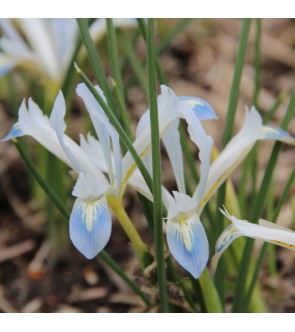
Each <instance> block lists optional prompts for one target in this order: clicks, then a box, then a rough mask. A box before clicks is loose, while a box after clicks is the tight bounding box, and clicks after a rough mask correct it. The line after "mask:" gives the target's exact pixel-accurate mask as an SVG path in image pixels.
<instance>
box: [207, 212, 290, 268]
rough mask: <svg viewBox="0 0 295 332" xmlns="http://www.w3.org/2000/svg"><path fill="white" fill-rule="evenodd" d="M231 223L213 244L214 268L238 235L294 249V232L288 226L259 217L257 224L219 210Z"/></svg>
mask: <svg viewBox="0 0 295 332" xmlns="http://www.w3.org/2000/svg"><path fill="white" fill-rule="evenodd" d="M220 211H221V212H222V213H223V214H224V215H225V216H226V217H227V218H228V219H229V220H230V221H231V222H232V223H233V224H232V225H230V226H228V227H227V228H226V229H225V230H224V231H223V232H222V234H221V235H220V237H219V238H218V240H217V242H216V246H215V255H214V257H213V259H212V265H213V267H214V268H215V267H216V266H217V263H218V260H219V258H220V256H221V255H222V254H223V252H224V251H225V250H226V249H227V248H228V246H229V245H230V244H231V243H232V242H233V241H234V240H235V239H237V238H238V237H240V236H247V237H251V238H255V239H261V240H263V241H266V242H269V243H273V244H276V245H279V246H281V247H284V248H288V249H291V250H295V232H293V231H291V230H290V229H288V228H285V227H282V226H279V225H276V224H274V223H271V222H269V221H267V220H263V219H260V220H259V225H257V224H252V223H250V222H248V221H247V220H240V219H237V218H236V217H235V216H233V215H230V214H229V213H228V211H227V210H226V209H224V210H220Z"/></svg>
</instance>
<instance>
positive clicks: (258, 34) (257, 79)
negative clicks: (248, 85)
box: [253, 18, 262, 109]
mask: <svg viewBox="0 0 295 332" xmlns="http://www.w3.org/2000/svg"><path fill="white" fill-rule="evenodd" d="M261 26H262V23H261V18H257V19H256V37H255V56H254V94H253V104H254V106H255V107H256V108H257V109H259V104H258V97H259V92H260V67H261V55H260V45H261Z"/></svg>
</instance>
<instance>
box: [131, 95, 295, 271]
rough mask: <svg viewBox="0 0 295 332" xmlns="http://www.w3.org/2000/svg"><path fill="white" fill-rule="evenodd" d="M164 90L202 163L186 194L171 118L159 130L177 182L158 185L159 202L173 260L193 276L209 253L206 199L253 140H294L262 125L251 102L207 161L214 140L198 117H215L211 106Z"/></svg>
mask: <svg viewBox="0 0 295 332" xmlns="http://www.w3.org/2000/svg"><path fill="white" fill-rule="evenodd" d="M169 91H170V97H169V98H170V99H169V100H170V103H171V109H172V108H175V107H176V108H177V107H178V108H179V107H180V110H181V111H180V113H181V114H180V115H179V117H182V118H184V119H185V120H186V122H187V124H188V133H189V135H190V138H191V140H192V141H193V142H194V143H195V144H196V145H197V147H198V148H199V159H200V162H201V165H200V182H199V185H198V186H197V188H196V189H195V192H194V194H193V195H192V197H190V196H189V195H187V194H186V189H185V182H184V170H183V156H182V149H181V144H180V137H179V132H178V125H179V119H176V120H174V121H173V123H172V124H171V125H170V127H169V129H168V130H167V132H166V133H165V134H164V135H163V140H164V145H165V146H166V150H167V153H168V155H169V158H170V160H171V163H172V168H173V171H174V174H175V178H176V183H177V187H178V191H173V195H171V194H170V193H169V192H168V191H167V190H166V189H165V188H163V202H164V204H165V206H166V208H167V209H168V216H167V224H166V234H167V242H168V247H169V249H170V251H171V253H172V255H173V256H174V258H175V259H176V261H177V262H178V263H179V264H180V265H181V266H182V267H184V268H185V269H186V270H187V271H189V272H190V273H191V274H192V275H193V276H194V277H195V278H199V276H200V274H201V273H202V271H203V270H204V268H205V267H206V264H207V262H208V258H209V243H208V239H207V236H206V233H205V229H204V227H203V225H202V223H201V220H200V215H201V213H202V211H203V208H204V206H205V204H206V203H207V202H208V200H209V199H210V198H211V196H212V195H213V194H214V193H215V192H216V191H217V189H218V188H219V187H220V186H221V185H222V184H223V183H224V181H225V180H226V179H227V178H228V177H229V176H230V174H231V173H232V172H233V171H234V170H235V169H236V167H237V166H238V165H239V164H240V163H241V162H242V161H243V159H244V158H245V157H246V156H247V154H248V153H249V151H250V150H251V148H252V147H253V145H254V144H255V143H256V142H257V141H258V140H264V139H274V140H278V141H282V142H285V143H288V144H292V145H295V139H294V138H293V137H292V136H291V135H289V134H288V133H287V132H286V131H284V130H282V129H279V128H273V127H270V126H263V124H262V119H261V116H260V115H259V113H258V112H257V110H256V109H255V108H254V107H252V108H251V110H248V109H246V117H245V120H244V124H243V126H242V128H241V130H240V132H239V133H238V134H237V135H236V136H234V137H233V138H232V139H231V141H230V142H229V143H228V144H227V146H226V147H225V149H224V150H223V151H222V152H221V153H220V154H219V156H218V157H217V159H216V160H215V161H214V162H213V163H212V164H210V159H211V149H212V144H213V140H212V138H211V137H210V136H208V135H207V134H206V132H205V131H204V129H203V127H202V125H201V123H200V120H205V119H211V118H214V117H215V113H214V111H213V109H212V108H211V106H210V105H209V104H208V103H206V102H204V101H202V100H200V99H192V98H191V97H180V98H178V99H177V98H176V96H175V95H174V93H173V92H172V91H171V90H169ZM172 95H173V97H172ZM167 100H168V98H167ZM167 102H168V101H167ZM179 105H181V106H179ZM213 115H214V116H213ZM136 176H137V178H136V179H137V184H136V185H137V186H138V183H141V185H140V187H139V190H141V192H142V193H146V196H147V197H149V196H148V190H147V188H146V186H145V183H144V182H143V181H142V180H141V182H140V174H138V173H137V174H136Z"/></svg>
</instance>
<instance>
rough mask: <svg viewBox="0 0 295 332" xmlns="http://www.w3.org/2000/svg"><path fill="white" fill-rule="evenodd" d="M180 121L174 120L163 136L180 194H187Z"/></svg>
mask: <svg viewBox="0 0 295 332" xmlns="http://www.w3.org/2000/svg"><path fill="white" fill-rule="evenodd" d="M178 126H179V119H176V120H174V121H173V122H172V123H171V125H170V127H169V128H168V129H167V131H166V132H165V133H164V135H163V143H164V145H165V148H166V150H167V153H168V156H169V159H170V161H171V165H172V169H173V173H174V175H175V179H176V183H177V188H178V190H179V191H180V192H185V182H184V169H183V155H182V147H181V142H180V134H179V131H178Z"/></svg>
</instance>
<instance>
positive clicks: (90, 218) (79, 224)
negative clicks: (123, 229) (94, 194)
mask: <svg viewBox="0 0 295 332" xmlns="http://www.w3.org/2000/svg"><path fill="white" fill-rule="evenodd" d="M111 230H112V218H111V213H110V210H109V207H108V205H107V201H106V199H105V198H102V199H100V200H97V201H91V202H88V203H87V202H83V201H82V200H80V199H79V198H78V199H77V200H76V202H75V204H74V207H73V210H72V213H71V217H70V238H71V240H72V242H73V244H74V246H75V247H76V248H77V249H78V250H79V251H80V252H81V253H82V254H83V255H84V256H85V257H87V258H88V259H92V258H94V257H95V256H96V255H97V254H98V253H99V252H101V251H102V250H103V249H104V247H105V246H106V244H107V243H108V241H109V238H110V235H111Z"/></svg>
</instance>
